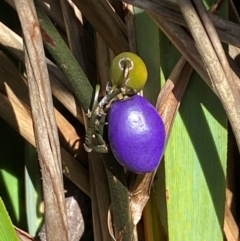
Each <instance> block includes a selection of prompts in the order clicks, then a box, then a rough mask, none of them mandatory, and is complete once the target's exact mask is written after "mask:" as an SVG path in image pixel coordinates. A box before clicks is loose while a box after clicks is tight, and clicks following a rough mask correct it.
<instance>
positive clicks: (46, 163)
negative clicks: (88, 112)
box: [14, 0, 68, 241]
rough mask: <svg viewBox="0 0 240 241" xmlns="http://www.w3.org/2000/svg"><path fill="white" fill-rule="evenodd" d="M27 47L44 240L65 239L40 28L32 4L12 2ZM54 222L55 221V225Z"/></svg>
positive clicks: (56, 141) (58, 156)
mask: <svg viewBox="0 0 240 241" xmlns="http://www.w3.org/2000/svg"><path fill="white" fill-rule="evenodd" d="M14 3H15V6H16V9H17V13H18V16H19V19H20V22H21V26H22V30H23V35H24V39H25V44H26V50H25V65H26V70H27V75H28V83H29V95H30V102H31V109H32V117H33V126H34V134H35V138H36V144H37V150H38V157H39V162H40V166H41V169H42V180H43V195H44V203H45V214H44V216H45V223H46V226H47V233H46V235H47V239H49V240H53V241H54V240H68V228H67V216H66V207H65V198H64V189H63V179H62V165H61V154H60V144H59V138H58V132H57V125H56V119H55V115H54V107H53V102H52V94H51V88H50V82H49V76H48V71H47V65H46V62H45V53H44V49H43V44H42V38H41V32H40V27H39V24H38V19H37V15H36V10H35V6H34V4H33V2H32V1H28V0H19V1H14ZM55 220H58V222H57V223H56V222H55Z"/></svg>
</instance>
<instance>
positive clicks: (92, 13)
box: [73, 0, 129, 54]
mask: <svg viewBox="0 0 240 241" xmlns="http://www.w3.org/2000/svg"><path fill="white" fill-rule="evenodd" d="M73 2H74V3H75V4H76V6H77V7H78V8H79V9H80V11H81V12H82V13H83V15H84V16H85V17H86V18H87V19H88V21H89V22H90V23H91V24H92V26H93V27H94V28H95V29H96V31H97V32H98V33H99V34H100V35H101V36H102V38H103V39H104V40H105V41H106V43H107V44H108V46H109V47H110V48H111V49H112V51H113V52H114V54H119V53H121V52H124V51H128V49H129V47H128V40H127V33H126V30H125V27H124V24H123V23H122V21H121V19H120V18H119V17H118V16H117V15H116V14H115V13H114V11H113V10H112V8H111V6H110V4H109V3H108V2H107V1H105V0H101V1H94V0H89V1H85V0H73Z"/></svg>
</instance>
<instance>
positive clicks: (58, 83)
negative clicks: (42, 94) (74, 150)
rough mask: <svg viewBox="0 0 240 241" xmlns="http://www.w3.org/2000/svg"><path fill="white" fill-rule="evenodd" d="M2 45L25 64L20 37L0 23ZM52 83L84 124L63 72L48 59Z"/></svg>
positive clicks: (53, 89) (56, 93) (0, 42)
mask: <svg viewBox="0 0 240 241" xmlns="http://www.w3.org/2000/svg"><path fill="white" fill-rule="evenodd" d="M0 44H1V45H2V46H3V47H4V48H6V49H7V50H8V51H9V52H10V53H11V54H13V55H14V56H16V57H17V58H18V59H19V60H20V61H21V62H22V63H24V53H23V41H22V38H21V37H20V36H18V35H17V34H15V33H14V32H13V31H12V30H11V29H9V28H8V27H7V26H5V25H4V24H2V23H1V22H0ZM46 62H47V66H48V70H49V76H50V83H51V88H52V93H53V95H54V96H55V97H56V98H57V99H58V100H59V101H60V103H62V104H63V106H65V107H66V108H67V109H68V110H69V112H70V113H71V114H72V115H73V116H75V117H76V118H77V119H78V120H79V121H80V122H81V123H83V118H82V111H81V107H80V105H79V103H78V102H77V101H76V98H75V97H74V95H73V94H72V93H71V92H70V90H69V88H71V86H69V88H66V85H69V83H68V80H67V79H66V77H65V76H64V75H63V73H62V71H61V70H60V69H59V68H58V67H57V66H56V65H55V64H54V63H52V62H51V61H50V60H49V59H46Z"/></svg>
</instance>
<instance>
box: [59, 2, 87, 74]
mask: <svg viewBox="0 0 240 241" xmlns="http://www.w3.org/2000/svg"><path fill="white" fill-rule="evenodd" d="M60 4H61V9H62V12H63V19H64V23H65V27H66V33H67V38H68V44H69V48H70V50H71V51H72V53H73V55H74V56H75V58H76V60H77V61H78V63H79V64H80V66H81V67H82V69H83V70H84V71H85V72H86V60H85V56H84V51H83V49H84V46H83V41H82V38H81V31H80V28H79V23H80V22H79V21H78V19H77V18H76V15H75V12H74V10H73V8H72V7H71V5H70V2H69V1H66V0H60ZM79 14H81V13H80V12H79Z"/></svg>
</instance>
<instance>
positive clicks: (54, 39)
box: [36, 4, 93, 113]
mask: <svg viewBox="0 0 240 241" xmlns="http://www.w3.org/2000/svg"><path fill="white" fill-rule="evenodd" d="M36 10H37V15H38V18H39V23H40V27H41V32H42V38H43V42H44V45H45V47H46V48H47V50H48V51H49V53H50V54H51V55H52V57H53V58H54V60H55V61H56V62H57V64H58V66H59V67H60V68H61V70H62V71H63V73H64V74H65V75H66V77H67V78H68V80H69V82H70V84H71V87H72V88H71V89H72V90H73V92H74V93H75V95H76V97H77V99H78V100H79V102H80V103H81V105H82V107H83V110H84V112H85V113H87V111H88V109H89V107H90V104H91V100H92V94H93V88H92V86H91V84H90V82H89V80H88V78H87V76H86V75H85V73H84V71H83V70H82V68H81V67H80V66H79V64H78V62H77V60H76V59H75V57H74V56H73V54H72V53H71V51H70V49H69V48H68V46H67V45H66V44H65V42H64V41H63V39H62V38H61V36H60V34H59V33H58V32H57V30H56V28H55V27H54V25H53V24H52V22H51V21H50V19H49V18H48V16H47V14H46V13H45V12H44V10H43V9H42V8H41V7H40V6H39V5H38V4H36Z"/></svg>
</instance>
